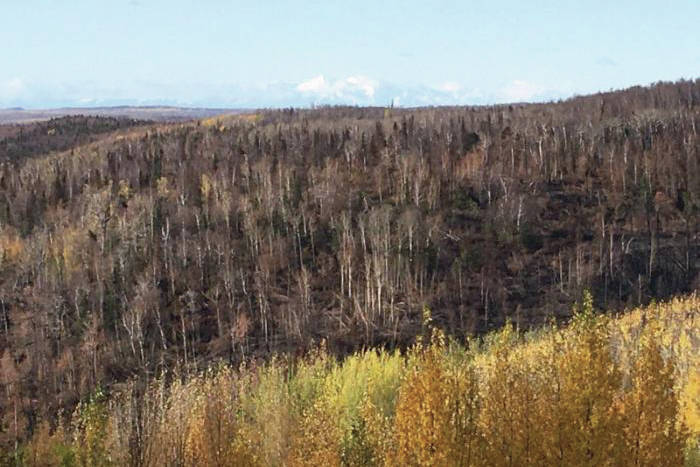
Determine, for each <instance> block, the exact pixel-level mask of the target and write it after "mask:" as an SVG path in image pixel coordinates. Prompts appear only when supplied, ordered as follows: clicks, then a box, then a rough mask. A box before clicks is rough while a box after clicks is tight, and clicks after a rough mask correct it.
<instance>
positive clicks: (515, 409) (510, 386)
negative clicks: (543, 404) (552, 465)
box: [480, 324, 541, 466]
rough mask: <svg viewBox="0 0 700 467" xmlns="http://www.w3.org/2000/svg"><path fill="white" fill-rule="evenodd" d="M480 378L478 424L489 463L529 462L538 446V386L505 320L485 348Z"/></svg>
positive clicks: (514, 463)
mask: <svg viewBox="0 0 700 467" xmlns="http://www.w3.org/2000/svg"><path fill="white" fill-rule="evenodd" d="M486 358H487V363H486V365H485V369H484V380H483V382H482V400H481V416H480V427H481V430H482V435H483V437H484V443H485V446H484V449H485V453H484V455H485V462H486V463H487V464H489V465H494V466H496V465H504V466H512V465H532V464H533V462H534V458H535V449H536V447H537V446H538V444H539V443H538V442H537V434H538V431H539V430H540V428H541V427H539V426H536V424H535V421H536V418H535V415H536V404H535V403H536V400H537V393H538V391H537V388H536V386H535V380H534V379H533V378H532V375H531V374H530V372H531V371H532V369H533V366H532V363H531V362H530V361H529V359H528V355H526V354H525V353H524V351H523V345H522V344H519V343H518V335H517V333H516V332H515V330H514V328H513V326H512V325H511V324H507V325H506V326H505V327H504V328H503V329H502V330H501V331H500V332H499V333H497V334H496V335H495V336H494V342H493V343H492V344H491V346H490V347H489V348H488V355H487V357H486Z"/></svg>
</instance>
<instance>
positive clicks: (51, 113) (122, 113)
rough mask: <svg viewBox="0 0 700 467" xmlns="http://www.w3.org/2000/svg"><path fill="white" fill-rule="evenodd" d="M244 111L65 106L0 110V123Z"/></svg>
mask: <svg viewBox="0 0 700 467" xmlns="http://www.w3.org/2000/svg"><path fill="white" fill-rule="evenodd" d="M243 112H246V109H212V108H187V107H171V106H114V107H64V108H57V109H23V108H21V107H13V108H9V109H0V124H8V123H30V122H37V121H42V120H50V119H52V118H57V117H65V116H70V115H97V116H103V117H127V118H135V119H141V120H153V121H158V122H166V121H185V120H196V119H200V118H208V117H213V116H216V115H222V114H237V113H243Z"/></svg>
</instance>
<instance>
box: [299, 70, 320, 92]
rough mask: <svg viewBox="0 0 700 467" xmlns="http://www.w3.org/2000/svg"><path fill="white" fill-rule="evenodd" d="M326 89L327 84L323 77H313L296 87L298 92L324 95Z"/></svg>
mask: <svg viewBox="0 0 700 467" xmlns="http://www.w3.org/2000/svg"><path fill="white" fill-rule="evenodd" d="M327 89H328V83H326V79H325V78H324V77H323V75H318V76H314V77H313V78H311V79H310V80H308V81H304V82H302V83H300V84H299V86H297V91H300V92H315V93H319V94H321V93H325V92H326V91H327Z"/></svg>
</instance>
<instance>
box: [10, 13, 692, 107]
mask: <svg viewBox="0 0 700 467" xmlns="http://www.w3.org/2000/svg"><path fill="white" fill-rule="evenodd" d="M699 24H700V0H677V1H673V0H669V1H667V2H660V1H648V0H635V1H628V0H616V1H612V0H605V1H598V0H587V1H568V0H558V1H537V0H528V1H523V0H482V1H471V0H454V1H438V0H432V1H428V0H426V1H413V0H403V1H378V0H344V1H336V0H325V1H298V0H294V1H292V0H286V1H282V0H274V1H273V0H268V1H266V0H252V1H251V0H248V1H234V0H229V1H224V0H109V1H108V0H0V108H8V107H24V108H50V107H62V106H81V107H85V106H103V105H179V106H195V107H222V108H223V107H228V108H232V107H236V108H253V107H289V106H295V107H298V106H310V105H318V104H353V105H380V106H384V105H390V104H394V105H397V106H418V105H445V104H491V103H503V102H524V101H547V100H556V99H561V98H566V97H570V96H573V95H577V94H579V95H580V94H588V93H592V92H597V91H606V90H610V89H620V88H624V87H628V86H633V85H638V84H641V85H645V84H650V83H652V82H656V81H675V80H678V79H681V78H683V79H695V78H698V77H700V26H698V25H699Z"/></svg>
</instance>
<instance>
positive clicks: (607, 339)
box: [7, 294, 700, 466]
mask: <svg viewBox="0 0 700 467" xmlns="http://www.w3.org/2000/svg"><path fill="white" fill-rule="evenodd" d="M431 321H432V320H431V316H430V311H429V310H428V309H426V310H425V312H424V317H423V324H424V332H423V333H422V335H421V336H420V337H419V338H418V341H417V343H416V344H415V345H414V346H412V347H411V348H410V349H409V350H407V351H406V352H403V353H402V352H399V351H386V350H375V349H370V350H365V351H361V352H358V353H355V354H353V355H350V356H348V357H346V358H344V359H341V360H338V359H335V358H333V357H332V356H330V355H329V354H328V353H327V351H326V349H325V348H324V346H323V344H322V343H321V345H319V346H318V347H317V349H316V350H315V351H314V352H312V353H310V354H309V355H307V356H305V357H303V358H299V359H292V358H288V357H278V358H272V359H271V360H269V361H267V362H265V363H259V364H258V363H252V362H251V363H250V364H248V365H242V366H240V367H239V368H235V369H234V368H232V367H230V366H227V365H219V366H214V367H212V368H210V369H209V370H207V371H204V372H201V373H199V374H197V375H190V376H186V375H182V374H178V373H177V371H174V372H169V373H167V374H163V375H160V376H159V377H157V378H155V379H154V380H153V381H151V382H150V383H149V384H147V385H145V386H139V385H137V384H131V383H129V384H126V385H124V386H122V387H120V388H119V389H118V390H116V389H115V391H114V393H113V394H110V395H109V396H107V395H106V394H104V393H102V392H101V391H99V390H98V391H97V392H95V393H94V394H93V395H92V396H91V397H90V398H88V399H86V400H85V401H83V402H81V403H80V404H79V406H78V407H77V409H76V410H75V412H74V413H73V415H72V416H70V417H59V419H58V420H54V421H43V422H41V423H40V424H39V425H38V428H37V430H36V432H35V434H34V436H33V438H32V439H31V441H30V442H29V443H28V444H26V445H25V446H24V447H22V448H21V449H20V450H19V451H18V454H17V456H18V459H21V462H19V463H21V464H23V465H64V466H69V465H80V466H108V465H144V466H162V465H183V466H185V465H192V466H195V465H197V466H223V465H227V466H229V465H231V466H236V465H240V466H253V465H327V466H333V465H348V466H350V465H358V466H360V465H397V466H399V465H401V466H406V465H425V466H428V465H430V466H482V465H484V466H485V465H488V466H501V465H502V466H513V465H528V466H529V465H541V466H551V465H570V466H584V465H590V466H600V465H625V466H627V465H629V466H676V465H683V464H684V463H685V464H686V465H697V462H698V460H700V450H699V448H700V446H699V445H698V442H699V441H700V374H699V373H698V367H699V366H698V365H700V354H699V352H698V349H699V347H700V340H699V337H700V299H699V298H698V297H697V296H690V297H687V298H681V299H676V300H673V301H670V302H668V303H663V304H660V305H657V304H652V305H650V306H649V307H646V308H642V309H636V310H633V311H631V312H628V313H626V314H624V315H621V316H619V317H614V318H613V317H611V316H610V315H603V314H600V313H596V311H595V310H594V309H593V304H592V300H591V297H590V295H589V294H584V297H583V300H582V301H581V303H580V304H577V306H576V310H575V313H574V316H573V318H572V319H571V321H570V322H569V323H568V324H567V325H564V326H558V325H556V324H550V325H548V326H545V327H544V328H542V329H540V330H538V331H536V332H526V333H524V332H520V331H519V330H518V329H517V328H515V327H514V326H513V325H512V324H507V325H505V326H504V327H503V328H502V329H500V330H499V331H496V332H493V333H490V334H488V335H487V336H485V337H483V338H481V339H470V340H468V341H467V342H465V343H458V342H456V341H454V340H453V339H449V338H447V337H446V336H445V335H444V333H442V332H441V331H440V330H439V329H437V328H435V327H434V326H433V325H432V324H431ZM7 460H8V461H9V460H10V458H9V454H8V458H7Z"/></svg>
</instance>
